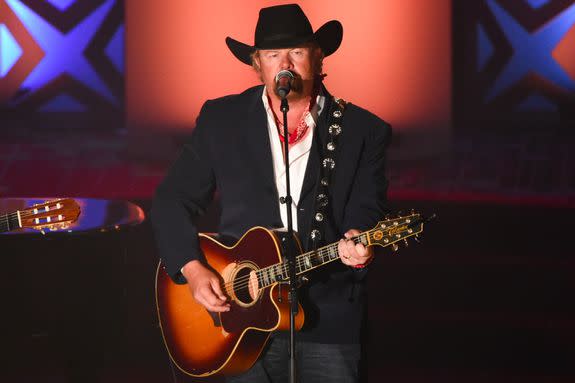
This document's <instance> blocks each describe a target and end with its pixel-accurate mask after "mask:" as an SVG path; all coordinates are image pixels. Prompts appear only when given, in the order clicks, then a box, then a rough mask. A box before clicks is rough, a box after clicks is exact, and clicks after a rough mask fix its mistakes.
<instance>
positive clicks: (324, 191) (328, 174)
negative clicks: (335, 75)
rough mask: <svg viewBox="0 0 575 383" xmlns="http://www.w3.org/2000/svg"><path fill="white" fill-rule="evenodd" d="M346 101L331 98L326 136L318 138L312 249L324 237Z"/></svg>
mask: <svg viewBox="0 0 575 383" xmlns="http://www.w3.org/2000/svg"><path fill="white" fill-rule="evenodd" d="M346 106H347V102H345V101H344V100H343V99H341V98H335V97H334V98H333V102H332V103H331V106H330V109H329V112H328V116H327V126H328V133H329V134H328V136H327V140H326V142H325V143H322V142H321V140H318V142H319V146H320V161H321V162H320V163H321V167H320V175H319V185H318V187H317V195H316V198H315V209H314V216H313V220H312V224H311V228H310V239H311V241H312V249H313V250H317V248H318V247H319V245H320V244H321V242H322V240H323V237H324V226H325V221H326V220H327V219H329V215H330V212H329V209H328V206H329V204H330V195H329V186H330V185H331V181H332V178H333V172H334V170H335V165H336V161H335V158H336V154H337V151H338V145H337V142H338V138H339V136H340V135H341V132H342V127H343V115H344V112H345V108H346ZM318 138H319V134H318Z"/></svg>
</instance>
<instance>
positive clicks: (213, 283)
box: [210, 278, 227, 301]
mask: <svg viewBox="0 0 575 383" xmlns="http://www.w3.org/2000/svg"><path fill="white" fill-rule="evenodd" d="M210 285H211V286H212V289H213V290H214V293H215V294H216V295H217V296H218V298H220V299H221V300H222V301H226V300H227V298H226V296H225V295H224V292H223V291H222V286H221V285H220V280H219V279H218V278H212V279H211V280H210Z"/></svg>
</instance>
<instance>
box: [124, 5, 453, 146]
mask: <svg viewBox="0 0 575 383" xmlns="http://www.w3.org/2000/svg"><path fill="white" fill-rule="evenodd" d="M282 3H285V1H284V2H281V1H262V0H250V1H232V0H229V1H228V0H226V1H222V0H219V1H189V0H171V1H169V2H159V1H156V0H138V1H127V2H126V15H127V18H126V41H127V45H126V49H127V51H126V73H127V78H126V102H127V118H128V124H129V128H130V129H131V131H132V132H134V131H136V130H140V131H144V130H152V132H155V133H157V132H162V133H170V132H175V133H183V132H186V131H189V130H190V129H191V128H192V127H193V126H194V122H195V118H196V116H197V114H198V112H199V110H200V107H201V105H202V103H203V102H204V101H205V100H206V99H209V98H215V97H219V96H222V95H225V94H230V93H237V92H241V91H242V90H244V89H245V88H247V87H249V86H252V85H255V84H257V83H258V79H257V77H256V75H255V73H254V72H253V71H252V69H251V68H250V67H248V66H247V65H245V64H242V63H241V62H239V61H238V60H236V59H235V58H234V57H233V56H232V54H231V53H230V52H229V51H228V48H227V46H226V44H225V38H226V36H231V37H233V38H235V39H237V40H239V41H242V42H245V43H247V44H250V45H251V44H253V41H254V40H253V39H254V29H255V25H256V22H257V18H258V11H259V9H260V8H262V7H265V6H271V5H276V4H282ZM299 4H300V5H301V7H302V8H303V10H304V12H305V13H306V14H307V15H308V17H309V18H310V21H311V23H312V26H313V28H314V30H316V29H317V28H319V27H320V26H321V25H322V24H323V23H325V22H327V21H329V20H332V19H337V20H340V21H341V22H342V24H343V27H344V37H343V42H342V45H341V47H340V49H339V50H338V51H337V52H336V53H335V54H334V55H333V56H330V57H328V58H327V59H326V61H325V66H324V70H325V72H326V73H327V74H328V76H327V78H326V80H325V82H326V85H327V86H328V88H329V89H330V91H331V92H332V93H333V94H334V95H336V96H339V97H342V98H344V99H346V100H348V101H351V102H353V103H356V104H358V105H360V106H363V107H365V108H367V109H369V110H371V111H372V112H374V113H376V114H377V115H379V116H380V117H382V118H384V119H385V120H387V121H389V122H390V123H392V125H393V126H394V128H395V133H396V138H397V140H396V144H397V143H406V142H407V141H409V140H407V141H406V137H408V136H411V134H409V133H412V132H417V133H418V134H417V135H418V136H421V134H424V135H425V136H426V137H427V138H426V140H425V148H432V149H433V148H438V147H440V146H442V145H443V144H444V143H445V140H446V138H447V137H448V136H449V131H450V126H451V1H449V0H435V1H421V0H402V1H380V0H361V1H355V2H351V1H333V0H313V1H312V0H307V1H300V2H299ZM429 138H431V141H430V140H429ZM420 149H421V148H420Z"/></svg>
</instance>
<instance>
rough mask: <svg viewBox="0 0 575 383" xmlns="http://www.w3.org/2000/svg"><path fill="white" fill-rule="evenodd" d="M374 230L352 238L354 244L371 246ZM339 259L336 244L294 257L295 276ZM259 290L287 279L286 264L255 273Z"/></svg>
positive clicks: (278, 264) (272, 266)
mask: <svg viewBox="0 0 575 383" xmlns="http://www.w3.org/2000/svg"><path fill="white" fill-rule="evenodd" d="M373 233H374V230H368V231H366V232H363V233H361V234H359V235H357V236H355V237H353V238H351V239H352V240H353V241H354V242H355V243H362V244H363V245H364V246H371V245H372V244H373V243H372V240H371V239H372V238H373ZM337 259H339V251H338V242H335V243H332V244H330V245H327V246H324V247H320V248H319V249H317V250H314V251H309V252H307V253H304V254H301V255H299V256H297V257H296V275H302V274H304V273H307V272H308V271H310V270H313V269H316V268H318V267H320V266H323V265H326V264H328V263H330V262H333V261H335V260H337ZM257 277H258V281H259V284H260V288H264V287H267V286H270V285H271V284H273V283H276V282H281V281H285V280H287V279H288V265H287V263H276V264H275V265H271V266H268V267H265V268H263V269H260V270H258V271H257Z"/></svg>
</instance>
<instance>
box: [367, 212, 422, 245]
mask: <svg viewBox="0 0 575 383" xmlns="http://www.w3.org/2000/svg"><path fill="white" fill-rule="evenodd" d="M426 221H427V220H426V219H425V218H424V217H422V215H421V214H419V213H416V212H414V211H411V213H409V214H406V215H401V214H400V215H398V216H397V217H395V218H389V219H386V220H384V221H379V222H378V223H377V225H376V226H375V227H374V228H373V229H371V230H370V231H369V243H370V244H371V245H379V246H383V247H386V246H392V248H393V250H397V249H398V248H399V247H398V245H397V242H400V241H403V242H404V243H405V244H407V239H408V238H411V237H413V238H414V239H416V240H417V238H418V235H419V234H420V233H422V232H423V224H424V223H425V222H426Z"/></svg>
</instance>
